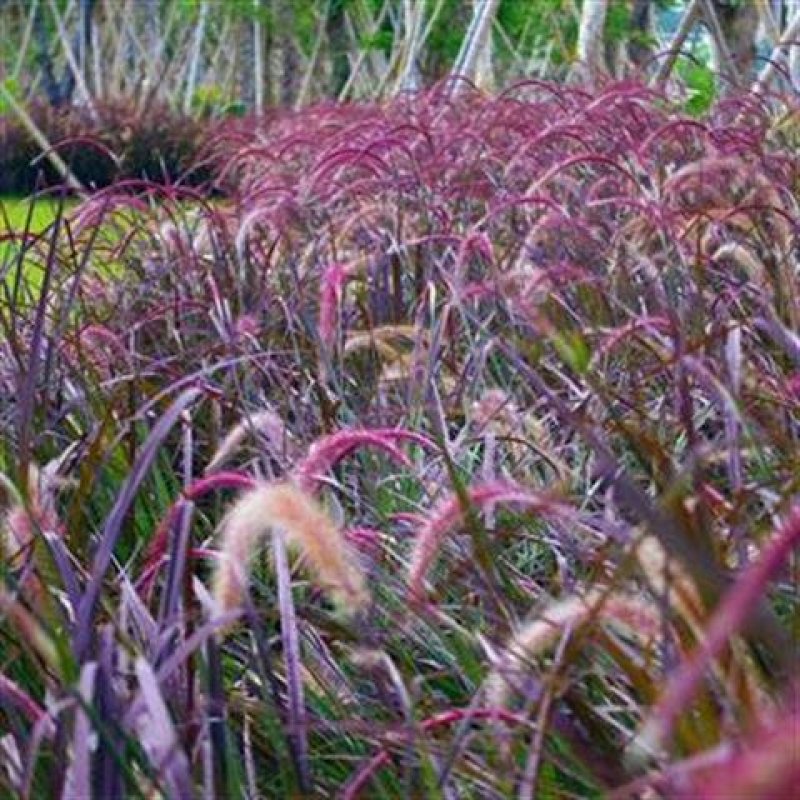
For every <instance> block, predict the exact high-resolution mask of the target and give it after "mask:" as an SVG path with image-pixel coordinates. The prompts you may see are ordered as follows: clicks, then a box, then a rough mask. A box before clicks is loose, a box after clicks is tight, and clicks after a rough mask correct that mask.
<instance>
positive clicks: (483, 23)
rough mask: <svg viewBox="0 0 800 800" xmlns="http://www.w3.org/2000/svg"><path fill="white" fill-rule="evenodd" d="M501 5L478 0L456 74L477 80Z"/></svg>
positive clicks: (455, 69)
mask: <svg viewBox="0 0 800 800" xmlns="http://www.w3.org/2000/svg"><path fill="white" fill-rule="evenodd" d="M604 1H605V0H604ZM499 5H500V0H476V2H475V6H474V12H473V15H472V22H471V23H470V26H469V30H467V35H466V36H465V37H464V42H463V44H462V45H461V51H460V52H459V54H458V58H457V59H456V63H455V66H454V67H453V74H454V75H458V76H460V77H463V78H467V79H468V80H470V81H475V80H476V78H477V77H478V67H479V65H480V63H481V58H482V57H484V56H483V52H484V50H485V48H486V47H487V46H488V44H489V42H490V41H491V35H492V22H493V21H494V15H495V13H496V12H497V7H498V6H499ZM456 91H458V85H457V86H456Z"/></svg>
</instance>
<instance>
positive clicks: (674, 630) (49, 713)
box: [0, 81, 800, 798]
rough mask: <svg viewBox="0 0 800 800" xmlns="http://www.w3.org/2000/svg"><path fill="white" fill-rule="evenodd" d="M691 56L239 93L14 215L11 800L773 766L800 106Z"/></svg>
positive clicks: (789, 673) (580, 778)
mask: <svg viewBox="0 0 800 800" xmlns="http://www.w3.org/2000/svg"><path fill="white" fill-rule="evenodd" d="M675 88H676V87H672V88H670V90H669V91H668V92H667V91H666V90H665V91H661V90H658V89H653V88H650V87H647V86H644V85H642V84H639V83H632V82H622V83H609V84H607V85H606V86H604V87H602V88H599V89H592V90H588V89H586V88H585V87H581V86H578V85H570V86H562V85H550V84H544V83H541V82H538V81H526V82H523V83H521V84H518V85H516V86H513V87H509V88H508V89H507V90H506V91H504V92H502V93H499V94H496V95H491V96H489V95H484V94H481V93H480V92H477V91H474V90H471V89H469V88H468V87H467V86H466V85H464V87H463V89H464V90H463V91H459V92H452V91H449V89H448V87H446V86H440V87H433V88H431V89H430V90H426V91H421V92H418V93H415V94H405V95H403V96H402V97H397V98H395V99H387V100H386V101H385V102H383V103H381V104H369V103H365V104H360V105H355V104H333V103H330V104H324V105H318V106H314V107H311V108H307V109H302V110H298V111H289V110H281V111H278V110H275V111H274V112H271V114H270V116H269V117H268V118H266V119H261V120H253V119H236V120H232V119H231V120H226V121H224V122H222V123H221V124H220V125H219V126H218V127H216V128H215V129H214V130H213V131H212V132H210V134H209V137H208V141H207V143H206V147H205V149H204V160H203V164H202V167H203V169H204V170H205V171H206V173H205V174H208V175H211V176H212V178H211V181H210V183H208V184H207V185H203V186H193V187H191V188H190V186H189V184H188V183H186V182H173V183H170V184H166V185H165V184H157V183H154V182H153V181H149V180H141V179H131V180H125V181H121V182H117V183H116V184H114V185H113V186H108V187H105V188H102V189H98V190H96V191H94V192H93V193H92V194H91V196H90V197H88V198H86V199H83V200H80V201H79V202H70V203H64V204H63V205H59V203H58V202H57V201H58V197H53V198H51V200H52V202H51V203H49V204H48V207H49V208H51V209H53V212H52V216H53V218H52V222H51V223H49V224H47V225H46V226H44V228H43V229H40V228H39V227H38V226H37V225H34V224H33V222H32V220H33V214H32V213H31V215H29V219H28V221H27V222H23V224H22V225H21V227H19V229H15V228H13V227H11V228H10V229H9V230H8V231H5V232H3V231H0V473H2V474H3V475H9V476H13V481H9V482H8V483H9V485H10V487H11V489H12V491H11V493H10V494H6V501H7V502H6V504H5V505H4V506H3V512H4V513H5V514H7V516H5V517H4V518H3V526H4V540H3V552H4V553H5V556H6V558H5V560H4V563H3V564H2V565H0V572H2V575H0V585H2V587H3V591H2V592H0V594H2V598H0V599H1V600H2V602H0V606H2V608H0V612H1V613H0V663H2V668H3V680H2V681H0V748H2V750H1V752H2V753H3V754H4V755H8V760H9V762H10V763H11V762H13V764H12V766H13V769H0V794H3V795H5V794H8V795H9V796H22V797H34V796H35V797H38V796H43V797H49V796H66V795H70V794H81V795H82V796H98V797H120V796H128V795H131V796H138V795H141V794H145V795H148V796H154V795H158V794H164V793H165V792H166V793H170V792H171V793H173V794H176V793H177V794H179V795H181V796H184V795H186V796H188V795H191V794H193V793H194V794H196V795H198V796H200V795H202V796H204V797H239V796H251V797H257V796H263V797H300V796H307V797H308V796H321V797H335V796H339V795H342V796H344V797H356V796H361V797H373V796H374V797H407V796H409V797H410V796H428V795H442V796H446V797H449V796H454V797H455V796H464V797H472V796H474V797H487V798H505V797H527V798H532V797H537V796H542V797H544V796H548V797H550V796H552V797H599V796H610V797H619V798H622V797H641V796H644V795H647V794H648V793H650V794H653V795H654V796H665V797H681V796H685V797H714V796H720V795H722V796H724V794H725V792H727V791H729V789H730V787H731V782H732V781H735V782H736V784H737V785H740V786H741V787H746V788H748V790H749V789H751V788H752V791H753V792H756V793H759V794H761V795H763V796H765V797H769V796H776V797H777V796H781V795H780V793H781V792H783V793H784V795H785V792H786V791H787V789H786V787H791V786H792V785H793V784H792V780H794V779H795V776H796V774H797V757H796V752H795V751H793V750H791V749H790V748H788V746H787V747H784V746H783V745H784V744H785V743H786V741H788V738H787V737H788V735H789V733H788V732H789V731H791V730H792V726H793V725H794V724H795V723H796V717H797V714H796V707H795V704H793V697H794V694H795V693H796V691H797V686H796V676H797V674H798V665H797V657H796V647H794V644H795V639H796V631H797V624H798V616H799V614H800V612H799V611H798V595H797V591H796V585H797V575H796V571H797V569H796V553H797V543H798V539H797V527H798V526H797V510H796V506H797V501H798V496H800V483H798V475H800V460H799V455H798V454H800V450H799V449H798V447H797V441H798V432H800V404H799V402H798V401H799V400H800V389H798V386H800V380H799V379H798V376H799V375H800V339H799V338H798V318H797V307H798V303H797V300H798V296H800V294H798V292H799V291H800V290H799V289H798V280H799V276H800V273H799V272H798V254H800V250H798V245H799V244H800V240H799V239H798V232H799V231H800V203H799V202H798V188H800V183H798V175H799V174H800V164H799V163H798V155H797V148H796V146H795V145H796V142H795V141H794V138H796V137H794V133H792V132H791V131H790V130H789V129H788V128H787V126H786V124H785V119H786V110H787V109H789V108H790V106H791V105H792V101H793V99H794V98H783V97H781V96H780V95H779V94H771V95H767V94H766V93H763V94H759V95H754V96H748V95H736V94H733V93H732V94H730V95H728V96H726V97H724V98H723V99H721V100H720V102H719V103H717V104H716V105H715V106H714V107H713V108H712V109H711V110H710V111H709V113H708V114H706V115H705V116H703V117H697V118H695V117H689V116H687V115H686V114H685V113H684V111H683V110H682V108H681V106H680V102H679V101H678V100H676V96H675V94H674V92H673V89H675ZM793 137H794V138H793ZM0 216H1V214H0ZM64 453H69V454H70V455H69V458H66V459H62V454H64ZM49 462H57V463H59V464H60V467H59V480H60V481H62V482H63V486H64V491H55V489H57V488H59V486H60V485H61V483H59V484H58V485H56V484H52V485H50V488H48V484H47V482H46V481H45V482H44V483H42V482H41V480H40V481H39V482H37V481H35V480H29V481H28V484H27V486H24V485H23V484H24V483H25V482H24V481H23V480H22V478H23V476H27V474H28V469H29V466H30V465H31V464H47V463H49ZM41 477H42V476H41V475H40V478H41ZM15 490H18V491H15ZM45 490H46V491H45ZM37 491H38V492H39V494H38V495H37ZM287 546H288V547H287ZM262 551H266V552H265V556H266V557H265V558H263V559H262V558H259V554H261V553H262ZM34 588H35V589H36V591H34ZM330 600H333V601H334V603H335V604H336V605H337V606H339V607H340V608H341V609H344V610H346V611H350V612H357V613H341V612H340V611H339V610H338V609H337V608H335V607H334V608H332V607H331V603H330V602H329V601H330ZM532 612H533V613H532ZM237 621H238V622H240V623H243V624H238V625H234V624H233V623H235V622H237ZM221 634H224V635H221ZM364 653H369V654H373V656H374V657H372V658H370V659H365V658H364V657H363V654H364ZM360 654H361V655H360ZM767 756H769V757H770V759H769V760H767ZM0 760H2V759H0ZM761 765H766V766H770V765H771V766H772V767H774V768H770V769H767V768H766V767H765V768H764V769H761V768H760V767H761Z"/></svg>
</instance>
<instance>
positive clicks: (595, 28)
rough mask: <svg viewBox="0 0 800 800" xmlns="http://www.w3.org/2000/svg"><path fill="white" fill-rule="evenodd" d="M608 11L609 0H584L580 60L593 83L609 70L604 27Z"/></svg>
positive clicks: (579, 50)
mask: <svg viewBox="0 0 800 800" xmlns="http://www.w3.org/2000/svg"><path fill="white" fill-rule="evenodd" d="M607 11H608V0H583V7H582V8H581V22H580V30H579V32H578V61H579V62H580V68H581V69H582V70H583V71H584V73H585V76H586V77H587V78H588V80H589V81H590V82H592V83H595V82H596V81H597V79H598V78H599V77H600V76H601V75H602V74H604V73H606V72H608V67H607V65H606V64H605V61H604V58H603V52H604V50H603V28H604V27H605V23H606V12H607Z"/></svg>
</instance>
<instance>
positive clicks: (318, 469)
mask: <svg viewBox="0 0 800 800" xmlns="http://www.w3.org/2000/svg"><path fill="white" fill-rule="evenodd" d="M398 441H406V442H413V443H415V444H418V445H420V446H422V447H424V448H426V449H428V450H433V449H435V446H434V444H433V442H432V441H431V440H430V439H428V438H427V437H426V436H423V435H422V434H420V433H415V432H414V431H409V430H405V429H404V428H373V429H369V428H366V429H365V428H361V429H359V428H352V429H349V430H343V431H337V432H336V433H332V434H329V435H328V436H324V437H322V438H321V439H318V440H317V441H315V442H314V443H313V444H312V445H311V447H310V448H309V450H308V454H307V455H306V457H305V458H304V459H303V460H302V461H301V462H300V463H299V464H297V465H296V466H295V468H294V470H293V473H292V474H293V476H294V478H295V480H296V481H297V483H298V485H299V486H300V487H301V488H302V489H304V490H305V491H312V490H313V489H314V487H315V486H316V485H317V484H318V483H319V482H320V481H321V480H322V479H323V478H324V476H325V473H326V472H328V471H329V470H330V469H331V468H332V467H334V466H335V465H336V464H337V463H338V462H339V461H341V460H342V459H343V458H345V457H346V456H348V455H350V454H351V453H353V452H354V451H355V450H358V449H359V448H362V447H374V448H376V449H379V450H382V451H383V452H384V453H386V454H387V455H388V456H389V457H390V458H391V459H392V460H393V461H394V462H395V463H397V464H399V465H400V466H402V467H405V468H407V469H410V468H411V462H410V461H409V460H408V457H407V456H406V455H405V453H403V451H402V450H400V448H399V447H398V446H397V444H396V442H398Z"/></svg>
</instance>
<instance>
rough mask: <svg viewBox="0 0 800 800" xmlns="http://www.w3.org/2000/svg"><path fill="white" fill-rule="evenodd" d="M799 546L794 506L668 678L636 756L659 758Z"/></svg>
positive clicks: (799, 511) (799, 519) (798, 512)
mask: <svg viewBox="0 0 800 800" xmlns="http://www.w3.org/2000/svg"><path fill="white" fill-rule="evenodd" d="M799 542H800V506H798V505H795V506H794V507H793V508H792V509H791V510H790V511H789V513H788V515H787V516H786V519H785V520H784V521H783V523H781V525H780V526H779V527H778V529H777V530H776V532H775V535H774V537H773V538H772V540H771V541H770V542H768V543H767V544H766V545H765V546H764V548H763V551H762V554H761V556H760V558H759V559H758V560H757V561H756V562H755V563H754V564H753V565H751V566H750V567H748V568H747V569H746V570H745V571H744V572H743V573H742V574H741V575H740V576H739V577H738V578H737V579H736V581H735V583H734V584H733V586H732V587H731V589H730V590H729V591H728V593H727V594H726V595H725V596H724V597H723V598H722V600H721V601H720V604H719V606H718V607H717V609H716V610H715V612H714V615H713V616H712V617H711V619H710V621H709V623H708V625H707V627H706V631H705V638H704V640H703V641H702V642H701V644H700V645H699V646H698V647H697V649H696V651H695V652H694V653H693V654H692V655H691V656H690V657H689V658H688V659H687V660H686V661H684V662H683V664H682V665H681V666H680V668H679V669H678V670H677V672H676V673H675V674H674V675H673V676H672V677H671V678H670V680H669V683H668V684H667V686H666V688H665V690H664V692H663V694H662V696H661V699H660V700H659V702H658V705H657V706H656V707H655V708H654V709H653V710H652V712H651V713H650V714H649V716H648V719H647V721H646V722H645V724H644V726H643V727H642V730H641V731H640V733H639V734H638V736H637V737H636V739H635V740H634V742H633V743H632V744H631V747H632V748H633V750H632V752H633V751H637V752H638V751H641V752H642V753H645V754H646V753H652V752H658V751H659V750H660V749H661V748H662V747H663V746H664V744H665V743H666V742H667V740H668V739H669V736H670V734H671V733H672V730H673V727H674V725H675V723H676V722H677V721H678V718H679V717H680V716H681V714H683V713H685V712H686V711H687V710H688V709H689V707H690V705H691V702H692V699H693V698H694V696H695V695H696V693H697V691H698V689H699V688H700V685H701V683H702V681H703V679H704V676H705V671H706V669H707V667H708V666H709V665H710V664H711V662H712V661H713V660H714V659H715V658H717V657H718V656H719V654H720V653H721V652H722V650H723V649H724V647H725V646H726V645H727V644H728V643H729V641H730V639H731V637H732V636H734V635H735V634H737V633H739V632H741V631H742V628H743V626H744V625H745V624H746V622H747V619H748V617H749V616H750V614H751V613H752V611H753V609H754V607H755V602H756V601H757V600H758V599H759V598H760V597H761V596H762V595H763V593H764V591H765V590H766V588H767V587H768V585H769V583H770V581H771V580H772V579H773V578H774V577H775V575H776V573H777V572H778V571H779V570H780V569H781V568H782V567H783V566H784V564H785V563H786V560H787V558H788V557H789V555H790V554H791V552H792V550H793V549H794V548H795V547H796V546H797V545H798V543H799Z"/></svg>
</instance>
